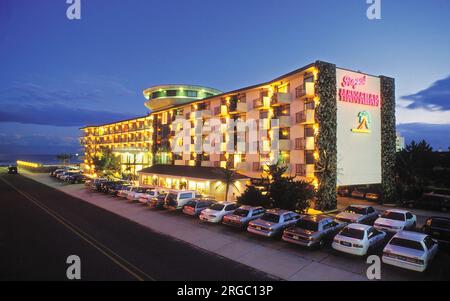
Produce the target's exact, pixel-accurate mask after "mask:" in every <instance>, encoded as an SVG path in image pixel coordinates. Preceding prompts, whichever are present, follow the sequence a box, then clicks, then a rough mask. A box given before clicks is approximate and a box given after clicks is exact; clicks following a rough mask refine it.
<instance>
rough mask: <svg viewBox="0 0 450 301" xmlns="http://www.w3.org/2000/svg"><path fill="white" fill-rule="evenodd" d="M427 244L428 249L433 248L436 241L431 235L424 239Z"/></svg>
mask: <svg viewBox="0 0 450 301" xmlns="http://www.w3.org/2000/svg"><path fill="white" fill-rule="evenodd" d="M423 242H424V243H425V246H426V247H427V249H428V250H431V248H433V246H434V244H435V242H434V241H433V240H432V239H431V238H430V237H429V236H427V237H425V239H424V241H423Z"/></svg>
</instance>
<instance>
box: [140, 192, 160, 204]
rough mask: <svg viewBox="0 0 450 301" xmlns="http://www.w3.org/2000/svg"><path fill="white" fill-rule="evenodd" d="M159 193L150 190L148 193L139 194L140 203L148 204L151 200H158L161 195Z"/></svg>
mask: <svg viewBox="0 0 450 301" xmlns="http://www.w3.org/2000/svg"><path fill="white" fill-rule="evenodd" d="M159 193H160V192H159V191H158V190H156V189H154V190H151V189H150V190H148V191H147V192H146V193H140V194H139V199H138V201H139V203H143V204H146V203H147V202H148V201H150V199H151V198H156V197H157V196H158V195H159Z"/></svg>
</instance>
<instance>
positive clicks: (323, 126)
mask: <svg viewBox="0 0 450 301" xmlns="http://www.w3.org/2000/svg"><path fill="white" fill-rule="evenodd" d="M143 94H144V97H145V106H146V107H147V108H148V109H149V110H150V111H151V113H149V114H148V115H145V116H142V117H139V118H135V119H131V120H123V121H118V122H115V123H110V124H101V125H89V126H86V127H84V128H82V129H81V130H82V132H83V134H82V138H81V141H82V144H83V146H84V148H85V158H84V164H83V168H84V169H85V171H86V172H89V173H92V174H94V173H95V172H96V171H95V166H94V165H93V158H94V157H95V156H98V155H100V154H101V151H102V149H104V148H109V149H111V150H112V152H113V153H114V154H115V155H116V156H119V157H120V161H121V169H122V172H128V173H132V174H137V175H138V176H139V181H140V183H141V184H143V185H157V186H162V187H166V188H173V189H195V190H198V191H200V192H203V193H205V194H210V195H216V196H217V198H218V199H223V196H222V195H220V193H218V192H217V191H220V189H217V187H218V186H220V183H221V181H220V173H218V171H219V170H221V169H223V168H225V169H233V170H236V172H237V174H238V175H239V177H238V180H237V182H238V183H237V184H238V185H237V186H238V187H241V189H238V190H237V191H234V190H233V189H231V191H230V195H231V194H232V195H234V196H236V195H238V194H239V193H240V192H242V190H243V189H244V188H245V187H244V186H245V184H248V182H249V181H251V180H252V179H259V178H260V177H261V175H262V173H263V170H264V167H265V166H266V165H268V164H272V163H274V162H278V163H280V164H281V165H284V166H286V167H287V172H286V173H287V175H290V176H293V177H296V178H297V179H299V180H305V181H308V182H310V183H312V184H313V185H314V186H315V187H316V188H317V189H319V190H320V189H328V190H329V191H331V190H335V189H336V186H347V185H366V184H382V187H383V193H385V195H386V196H387V197H389V194H390V193H391V192H390V189H392V188H390V187H391V186H392V181H393V161H392V160H393V156H394V155H395V148H396V132H395V97H394V95H395V86H394V80H393V79H392V78H389V77H385V76H374V75H370V74H365V73H361V72H357V71H352V70H347V69H344V68H339V67H336V65H334V64H330V63H327V62H322V61H317V62H315V63H312V64H309V65H307V66H305V67H302V68H300V69H297V70H294V71H292V72H290V73H287V74H285V75H282V76H280V77H278V78H276V79H273V80H270V81H268V82H265V83H261V84H257V85H253V86H249V87H245V88H241V89H237V90H234V91H229V92H221V91H219V90H216V89H212V88H208V87H201V86H195V85H160V86H155V87H151V88H148V89H145V90H144V92H143Z"/></svg>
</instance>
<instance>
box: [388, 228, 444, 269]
mask: <svg viewBox="0 0 450 301" xmlns="http://www.w3.org/2000/svg"><path fill="white" fill-rule="evenodd" d="M437 251H438V244H437V242H436V241H435V240H433V239H432V238H431V237H430V236H428V235H426V234H423V233H417V232H410V231H400V232H398V233H397V234H395V235H394V236H393V237H392V239H391V240H390V241H389V242H388V244H387V245H386V247H385V248H384V250H383V257H382V260H383V262H384V263H385V264H389V265H393V266H397V267H400V268H404V269H408V270H413V271H417V272H423V271H425V270H426V269H427V267H428V266H429V265H430V263H431V261H432V260H433V258H434V256H436V253H437Z"/></svg>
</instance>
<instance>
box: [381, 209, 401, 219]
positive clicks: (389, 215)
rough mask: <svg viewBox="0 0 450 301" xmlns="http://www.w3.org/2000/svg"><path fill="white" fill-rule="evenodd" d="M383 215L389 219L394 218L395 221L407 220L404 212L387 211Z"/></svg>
mask: <svg viewBox="0 0 450 301" xmlns="http://www.w3.org/2000/svg"><path fill="white" fill-rule="evenodd" d="M382 217H383V218H387V219H392V220H395V221H405V215H404V214H403V213H399V212H390V211H386V212H385V213H383V215H382Z"/></svg>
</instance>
